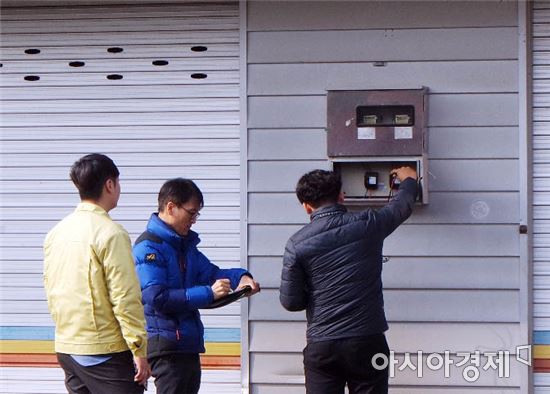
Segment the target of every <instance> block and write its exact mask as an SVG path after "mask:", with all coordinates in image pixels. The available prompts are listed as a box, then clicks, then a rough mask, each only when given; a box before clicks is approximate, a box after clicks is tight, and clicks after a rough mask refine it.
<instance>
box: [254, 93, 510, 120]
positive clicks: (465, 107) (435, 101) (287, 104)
mask: <svg viewBox="0 0 550 394" xmlns="http://www.w3.org/2000/svg"><path fill="white" fill-rule="evenodd" d="M248 104H249V109H250V115H249V120H248V127H250V128H303V127H306V128H312V127H314V128H318V127H321V128H324V127H326V116H325V114H326V97H325V96H277V97H250V98H249V103H248ZM429 107H430V112H429V119H428V126H446V127H449V126H484V127H487V126H517V124H518V114H517V111H516V109H517V95H516V94H457V95H451V94H441V95H432V96H430V98H429ZM487 114H491V116H487Z"/></svg>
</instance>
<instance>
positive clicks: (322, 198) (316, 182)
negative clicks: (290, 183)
mask: <svg viewBox="0 0 550 394" xmlns="http://www.w3.org/2000/svg"><path fill="white" fill-rule="evenodd" d="M341 190H342V180H341V179H340V176H339V175H338V174H336V173H335V172H332V171H326V170H313V171H310V172H308V173H307V174H304V175H302V177H301V178H300V180H299V181H298V184H297V185H296V196H297V197H298V201H300V203H301V204H303V203H304V202H305V203H308V204H309V205H311V206H312V207H313V208H319V207H320V206H321V205H323V204H332V203H336V202H337V201H338V196H339V195H340V191H341Z"/></svg>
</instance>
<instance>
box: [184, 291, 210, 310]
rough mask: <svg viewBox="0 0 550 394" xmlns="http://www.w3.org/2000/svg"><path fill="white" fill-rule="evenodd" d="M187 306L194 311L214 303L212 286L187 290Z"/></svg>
mask: <svg viewBox="0 0 550 394" xmlns="http://www.w3.org/2000/svg"><path fill="white" fill-rule="evenodd" d="M186 297H187V304H188V305H189V307H191V308H193V309H199V308H202V307H205V306H207V305H210V304H211V303H212V301H214V294H213V293H212V288H211V287H210V286H195V287H191V288H189V289H187V294H186Z"/></svg>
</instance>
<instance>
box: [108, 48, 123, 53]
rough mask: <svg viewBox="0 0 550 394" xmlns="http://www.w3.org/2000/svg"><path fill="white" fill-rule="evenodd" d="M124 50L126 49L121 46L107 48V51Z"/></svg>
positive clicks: (117, 51) (118, 51)
mask: <svg viewBox="0 0 550 394" xmlns="http://www.w3.org/2000/svg"><path fill="white" fill-rule="evenodd" d="M122 51H124V49H123V48H120V47H111V48H107V52H109V53H120V52H122Z"/></svg>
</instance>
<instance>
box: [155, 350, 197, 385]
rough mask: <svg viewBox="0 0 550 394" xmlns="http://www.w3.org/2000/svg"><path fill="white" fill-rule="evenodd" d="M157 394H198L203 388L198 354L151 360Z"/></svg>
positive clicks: (172, 355)
mask: <svg viewBox="0 0 550 394" xmlns="http://www.w3.org/2000/svg"><path fill="white" fill-rule="evenodd" d="M149 364H150V365H151V371H152V372H153V376H154V378H155V386H156V388H157V394H196V393H198V392H199V388H200V386H201V360H200V357H199V355H198V354H183V353H182V354H170V355H167V356H160V357H153V358H150V359H149Z"/></svg>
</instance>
